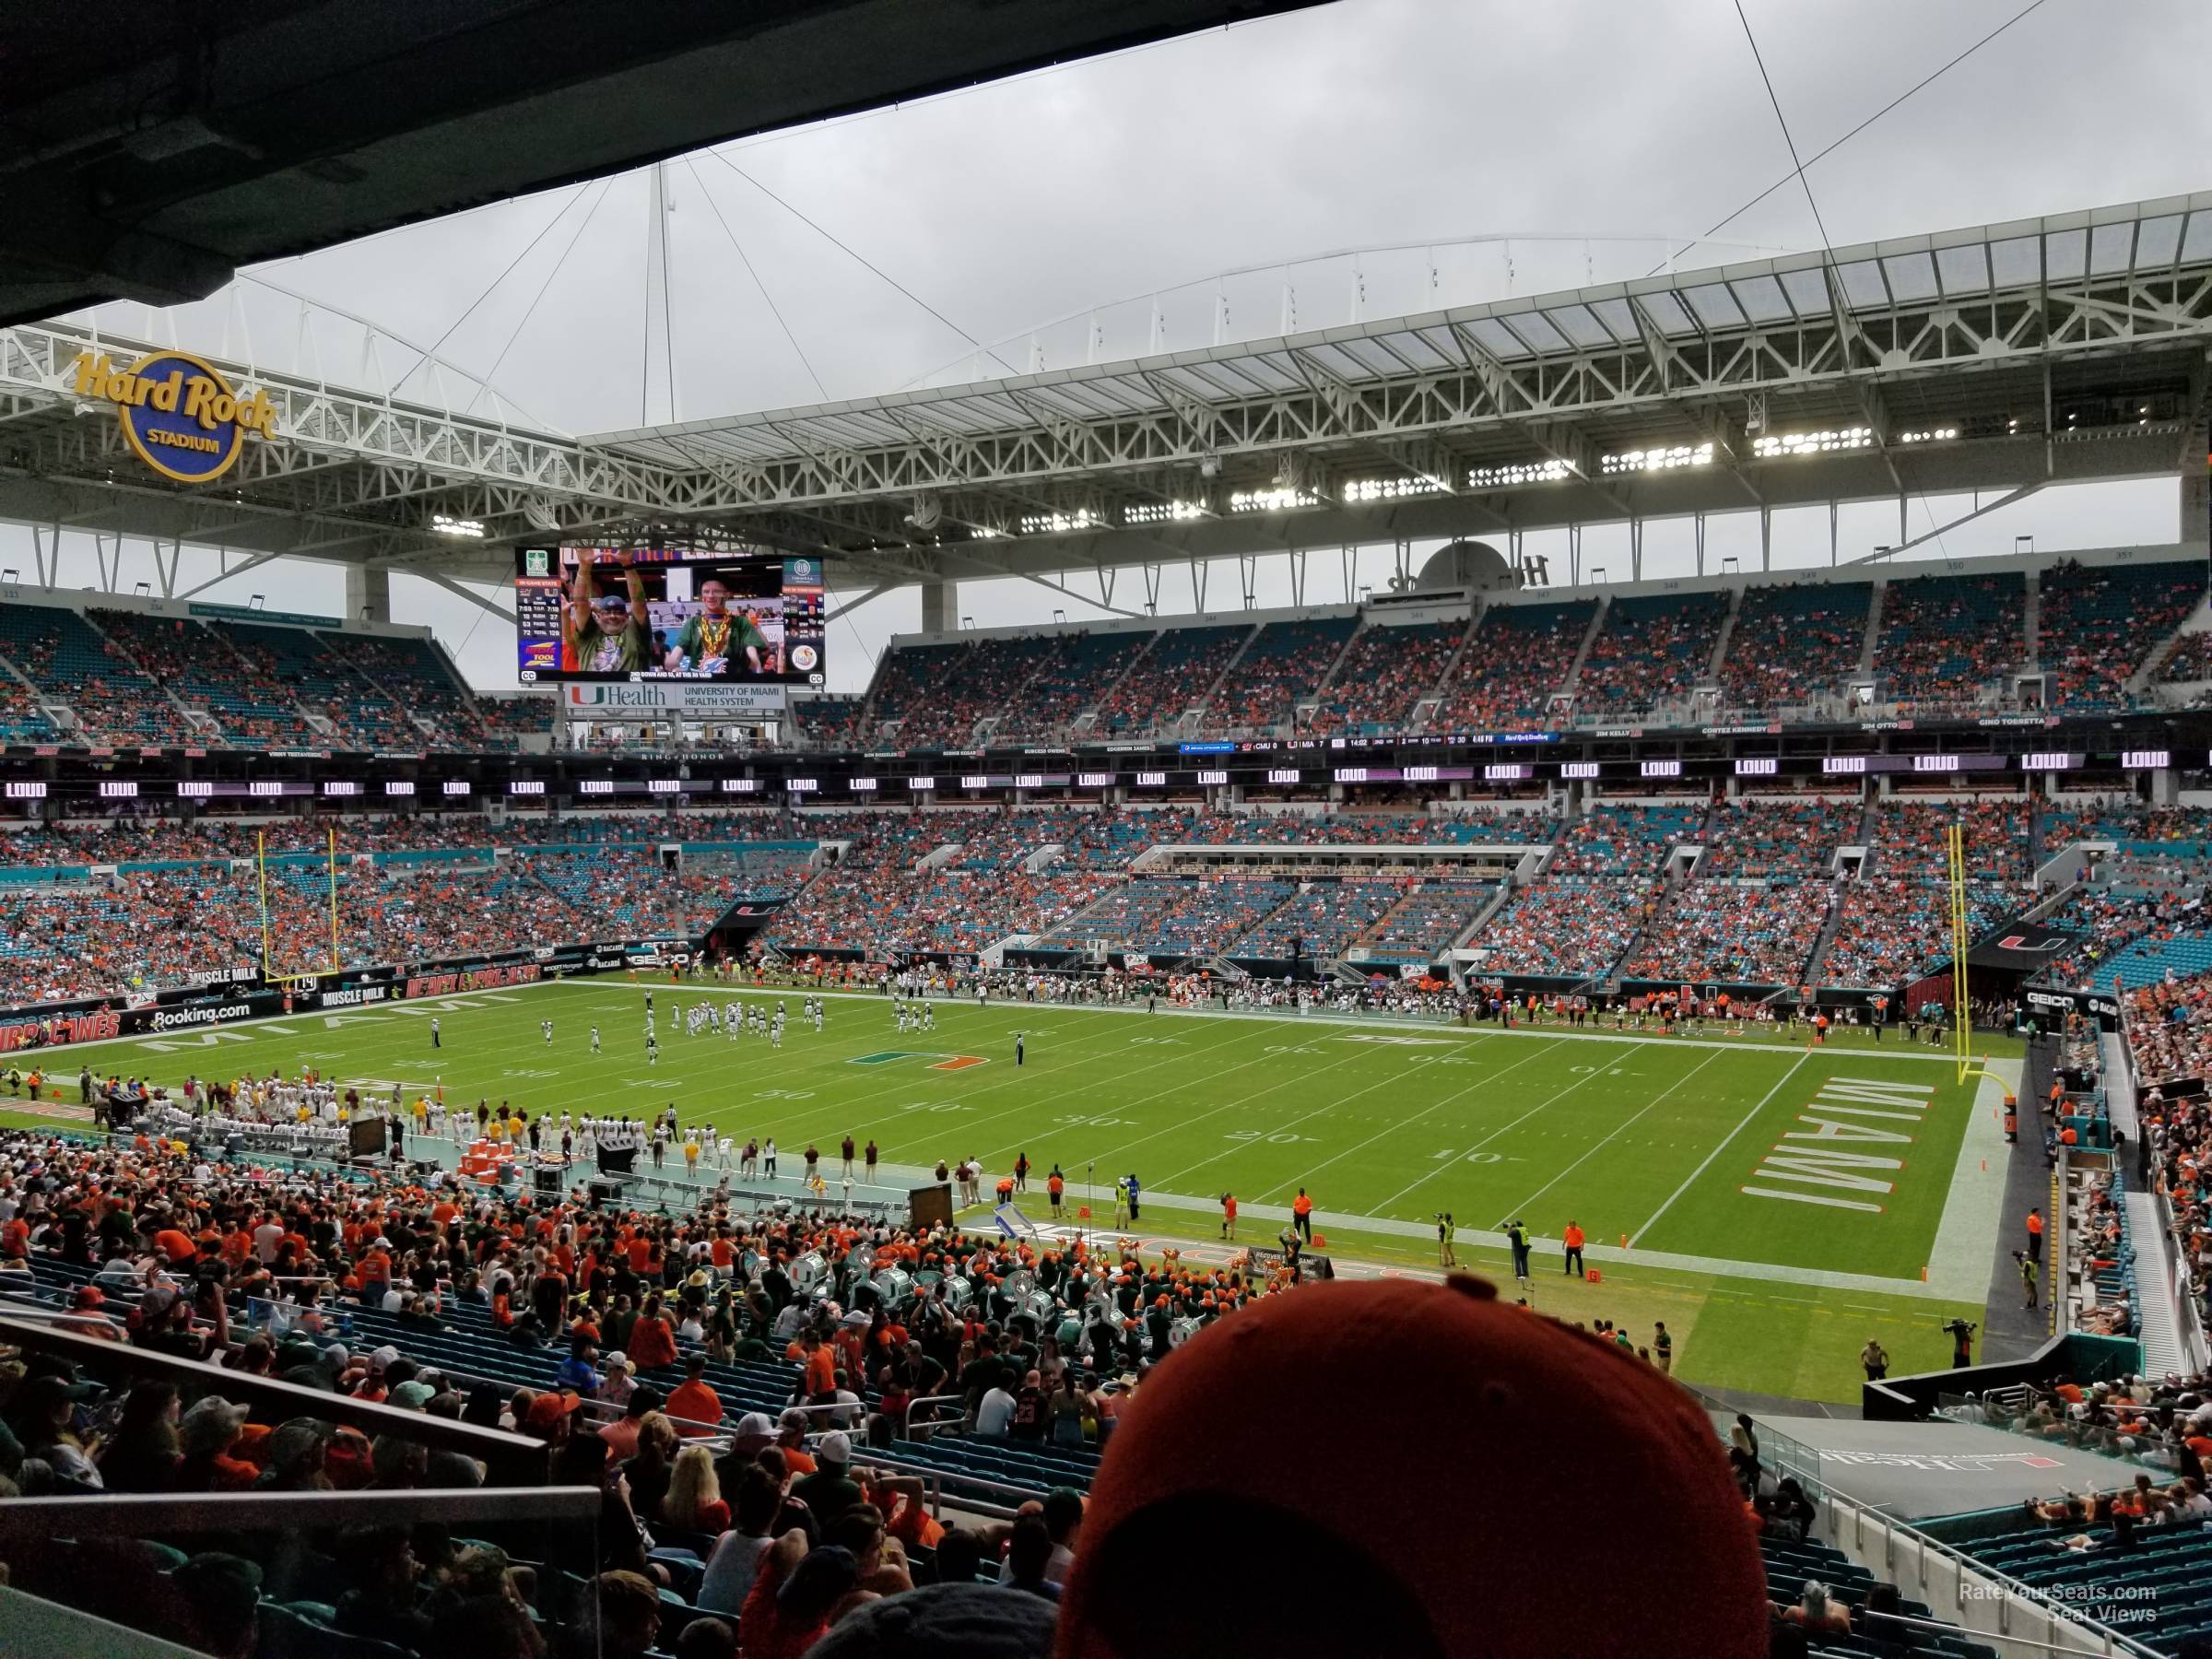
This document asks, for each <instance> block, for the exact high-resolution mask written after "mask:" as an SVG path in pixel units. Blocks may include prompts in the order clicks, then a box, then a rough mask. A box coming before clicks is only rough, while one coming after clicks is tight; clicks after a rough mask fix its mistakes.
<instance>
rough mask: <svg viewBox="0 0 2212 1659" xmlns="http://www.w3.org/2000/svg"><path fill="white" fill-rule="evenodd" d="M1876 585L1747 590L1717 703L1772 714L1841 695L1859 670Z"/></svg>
mask: <svg viewBox="0 0 2212 1659" xmlns="http://www.w3.org/2000/svg"><path fill="white" fill-rule="evenodd" d="M1873 598H1874V585H1873V584H1872V583H1871V582H1836V583H1832V584H1831V583H1818V584H1814V583H1806V584H1805V585H1801V586H1783V587H1764V586H1761V587H1752V588H1747V589H1745V590H1744V598H1743V604H1742V606H1740V607H1739V608H1738V609H1737V611H1736V614H1735V628H1734V629H1732V630H1730V632H1729V635H1728V655H1727V660H1726V661H1725V662H1724V663H1723V664H1722V665H1721V701H1722V703H1723V705H1724V706H1725V707H1727V708H1730V709H1735V710H1740V711H1744V712H1766V713H1771V712H1773V711H1775V710H1778V709H1784V708H1793V707H1796V706H1799V705H1802V704H1804V703H1806V702H1809V701H1810V700H1812V699H1813V698H1814V697H1816V696H1818V695H1819V694H1821V693H1823V692H1831V691H1835V690H1839V689H1841V687H1842V685H1843V683H1844V681H1845V679H1846V678H1847V677H1849V676H1850V675H1852V674H1853V673H1854V672H1855V671H1856V670H1857V668H1858V666H1859V659H1860V655H1861V653H1863V652H1864V651H1865V643H1866V614H1867V608H1868V606H1870V605H1871V604H1872V602H1873Z"/></svg>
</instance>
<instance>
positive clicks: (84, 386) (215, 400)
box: [73, 351, 277, 484]
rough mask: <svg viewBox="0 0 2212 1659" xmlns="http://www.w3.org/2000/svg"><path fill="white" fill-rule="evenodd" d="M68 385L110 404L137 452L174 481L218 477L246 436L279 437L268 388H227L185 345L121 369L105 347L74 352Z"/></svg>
mask: <svg viewBox="0 0 2212 1659" xmlns="http://www.w3.org/2000/svg"><path fill="white" fill-rule="evenodd" d="M73 389H74V390H75V392H76V395H77V396H79V397H84V398H100V399H101V400H103V401H104V402H107V403H112V404H113V405H114V406H115V413H116V416H117V418H119V420H120V421H121V423H122V426H123V436H124V441H125V442H127V443H128V444H129V445H130V446H131V448H132V449H133V450H135V451H136V452H137V455H138V458H139V459H140V460H141V461H143V462H145V463H146V464H147V465H148V466H150V467H152V468H153V469H154V470H155V471H156V472H158V473H159V474H160V475H161V476H162V477H165V478H171V479H173V480H174V481H176V482H177V483H179V484H206V483H211V482H213V481H214V480H215V479H217V478H219V477H222V476H223V475H224V474H225V473H227V472H229V470H230V468H231V466H232V465H234V464H235V463H236V462H237V460H238V456H239V452H240V451H241V450H242V449H244V448H245V443H246V435H247V434H248V433H252V434H253V435H254V436H255V437H257V438H263V439H271V438H274V437H276V436H277V407H276V406H275V405H274V404H272V403H270V401H269V394H267V393H266V392H263V391H255V392H254V393H253V394H251V395H250V396H248V395H241V394H239V393H237V392H234V391H232V390H231V387H230V382H229V381H227V380H225V379H224V378H223V376H222V373H221V371H218V369H217V368H216V367H215V366H214V365H213V364H212V363H209V362H206V361H205V360H203V359H199V358H196V357H194V356H192V355H191V354H190V353H188V352H182V351H151V352H148V353H147V355H146V356H144V357H142V358H140V359H138V360H137V361H136V362H135V363H133V364H131V365H130V366H129V367H128V368H126V369H118V368H117V367H116V366H115V364H114V361H113V359H111V358H110V357H109V356H108V355H107V353H105V352H92V351H82V352H79V353H78V354H77V358H76V380H75V382H74V386H73Z"/></svg>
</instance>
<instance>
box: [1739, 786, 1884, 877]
mask: <svg viewBox="0 0 2212 1659" xmlns="http://www.w3.org/2000/svg"><path fill="white" fill-rule="evenodd" d="M1864 811H1865V809H1864V808H1863V807H1862V806H1860V805H1859V803H1858V802H1857V801H1855V800H1853V801H1830V800H1821V799H1810V800H1803V801H1761V800H1741V801H1729V802H1724V803H1722V804H1720V805H1717V806H1714V807H1713V809H1712V819H1711V821H1710V822H1708V823H1707V824H1706V826H1705V843H1704V844H1705V852H1704V855H1703V856H1702V857H1700V859H1699V860H1698V876H1699V877H1700V879H1704V878H1708V877H1716V876H1727V877H1739V878H1746V879H1752V878H1756V879H1768V878H1772V877H1788V878H1791V879H1794V880H1799V881H1809V880H1814V879H1818V878H1819V877H1825V876H1827V875H1829V874H1830V872H1831V871H1832V870H1833V868H1834V867H1835V853H1836V849H1837V848H1838V847H1841V846H1847V845H1851V844H1853V843H1854V842H1856V841H1858V836H1859V823H1860V819H1861V818H1862V817H1863V816H1864Z"/></svg>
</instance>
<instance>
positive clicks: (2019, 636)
mask: <svg viewBox="0 0 2212 1659" xmlns="http://www.w3.org/2000/svg"><path fill="white" fill-rule="evenodd" d="M2027 616H2028V583H2027V579H2026V578H2025V577H2023V576H2022V575H2020V573H2019V572H2018V571H2006V572H2003V573H2001V574H1996V575H1989V576H1916V577H1913V578H1911V579H1910V580H1908V581H1904V582H1891V583H1890V584H1889V587H1888V592H1887V593H1886V594H1884V595H1883V599H1882V630H1881V640H1880V641H1879V643H1878V644H1877V646H1876V648H1875V655H1874V669H1875V673H1876V675H1877V679H1878V683H1879V685H1880V688H1881V694H1882V696H1883V697H1884V698H1885V699H1886V700H1889V701H1892V702H1899V703H1905V704H1910V705H1913V706H1918V707H1926V708H1936V707H1941V708H1962V707H1970V706H1971V705H1972V704H1973V703H1974V702H1975V701H1976V699H1977V693H1978V692H1979V690H1980V688H1983V687H1984V686H1986V685H1987V684H1989V683H1990V682H1991V681H1993V680H1994V679H1996V678H1997V677H1998V676H2000V675H2003V674H2005V673H2006V672H2007V671H2009V670H2011V669H2014V668H2017V667H2018V666H2019V665H2020V658H2021V656H2022V654H2023V653H2024V651H2025V649H2026V629H2027Z"/></svg>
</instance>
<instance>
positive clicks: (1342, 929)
mask: <svg viewBox="0 0 2212 1659" xmlns="http://www.w3.org/2000/svg"><path fill="white" fill-rule="evenodd" d="M1401 890H1402V889H1401V886H1400V884H1399V883H1397V882H1395V881H1381V880H1360V879H1356V878H1355V879H1347V880H1344V881H1316V882H1313V883H1311V884H1310V885H1309V886H1308V887H1307V888H1306V890H1305V891H1303V892H1302V893H1298V894H1295V895H1293V896H1292V897H1291V898H1290V899H1289V900H1287V901H1285V903H1284V904H1283V906H1282V908H1280V909H1279V910H1277V911H1275V912H1272V913H1271V914H1270V915H1269V916H1268V917H1267V919H1266V920H1265V921H1264V922H1262V923H1260V924H1258V925H1257V926H1255V927H1253V929H1252V930H1251V931H1250V932H1248V933H1247V934H1245V935H1243V937H1241V938H1240V939H1237V940H1234V941H1232V942H1231V943H1230V947H1229V951H1228V954H1229V955H1230V956H1232V957H1255V958H1265V959H1270V960H1275V961H1287V960H1289V959H1291V958H1292V957H1293V956H1294V955H1295V956H1297V957H1300V958H1302V959H1305V960H1307V961H1311V962H1325V961H1328V960H1330V959H1333V958H1335V957H1337V956H1340V955H1341V954H1343V952H1344V950H1345V948H1346V947H1347V946H1349V945H1350V944H1351V942H1352V941H1353V940H1354V939H1356V938H1359V937H1360V936H1361V935H1363V934H1364V933H1365V932H1366V931H1367V929H1368V928H1369V927H1370V926H1371V925H1372V924H1374V923H1375V922H1376V920H1377V919H1379V918H1380V917H1381V916H1382V915H1383V914H1384V912H1387V911H1389V910H1390V909H1391V907H1392V906H1394V904H1396V902H1397V901H1398V897H1399V893H1400V891H1401Z"/></svg>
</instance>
